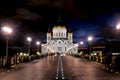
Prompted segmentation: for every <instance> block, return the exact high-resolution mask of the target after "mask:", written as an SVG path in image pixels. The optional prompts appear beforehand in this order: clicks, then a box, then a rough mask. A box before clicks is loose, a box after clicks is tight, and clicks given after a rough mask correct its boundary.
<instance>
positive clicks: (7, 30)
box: [2, 26, 12, 67]
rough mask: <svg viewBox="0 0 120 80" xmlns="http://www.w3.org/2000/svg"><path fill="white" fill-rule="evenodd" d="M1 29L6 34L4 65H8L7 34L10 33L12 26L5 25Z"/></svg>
mask: <svg viewBox="0 0 120 80" xmlns="http://www.w3.org/2000/svg"><path fill="white" fill-rule="evenodd" d="M2 30H3V32H4V34H5V36H6V55H5V56H6V67H8V40H9V36H10V34H11V33H12V28H10V27H8V26H5V27H2Z"/></svg>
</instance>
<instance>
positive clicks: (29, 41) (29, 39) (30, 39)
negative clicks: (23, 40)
mask: <svg viewBox="0 0 120 80" xmlns="http://www.w3.org/2000/svg"><path fill="white" fill-rule="evenodd" d="M27 41H28V53H29V54H30V43H31V41H32V38H31V37H27Z"/></svg>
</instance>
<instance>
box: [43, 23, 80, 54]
mask: <svg viewBox="0 0 120 80" xmlns="http://www.w3.org/2000/svg"><path fill="white" fill-rule="evenodd" d="M46 35H47V42H46V44H42V47H41V52H42V53H43V54H45V53H49V52H52V53H60V54H61V55H62V54H76V53H78V44H77V43H76V44H75V43H73V34H72V32H67V28H66V26H65V25H61V24H59V25H55V26H53V29H52V31H51V32H47V34H46Z"/></svg>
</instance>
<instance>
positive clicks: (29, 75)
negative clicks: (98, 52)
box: [0, 56, 120, 80]
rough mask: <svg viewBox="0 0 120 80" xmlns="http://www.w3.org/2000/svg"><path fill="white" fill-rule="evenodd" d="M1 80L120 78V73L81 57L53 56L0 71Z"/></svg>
mask: <svg viewBox="0 0 120 80" xmlns="http://www.w3.org/2000/svg"><path fill="white" fill-rule="evenodd" d="M0 80H120V75H119V74H118V75H116V74H113V73H110V72H107V71H104V70H103V69H102V68H101V67H100V66H99V65H96V64H95V63H93V62H89V61H86V60H82V59H80V58H74V57H72V56H62V57H58V56H52V57H48V58H41V59H38V60H35V61H32V62H30V63H24V64H21V65H20V66H18V67H17V68H16V69H15V70H7V71H4V72H0Z"/></svg>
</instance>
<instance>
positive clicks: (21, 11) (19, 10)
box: [14, 8, 42, 20]
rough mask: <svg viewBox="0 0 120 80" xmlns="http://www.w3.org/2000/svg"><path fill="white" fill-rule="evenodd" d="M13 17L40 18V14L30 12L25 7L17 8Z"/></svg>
mask: <svg viewBox="0 0 120 80" xmlns="http://www.w3.org/2000/svg"><path fill="white" fill-rule="evenodd" d="M14 17H17V18H20V19H26V20H37V19H38V18H42V16H40V15H39V14H37V13H34V12H31V11H29V10H28V9H25V8H17V9H16V16H14Z"/></svg>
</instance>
